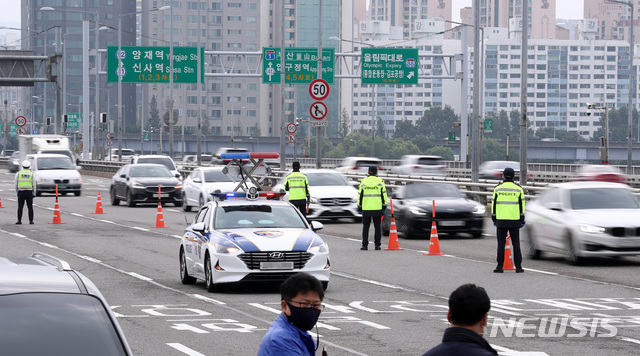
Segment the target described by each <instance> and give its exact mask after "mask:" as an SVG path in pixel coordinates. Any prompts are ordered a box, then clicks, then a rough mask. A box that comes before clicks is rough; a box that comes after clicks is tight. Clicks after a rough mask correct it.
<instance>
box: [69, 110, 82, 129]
mask: <svg viewBox="0 0 640 356" xmlns="http://www.w3.org/2000/svg"><path fill="white" fill-rule="evenodd" d="M67 115H69V118H68V120H69V121H67V130H79V129H80V123H81V122H82V114H79V113H67Z"/></svg>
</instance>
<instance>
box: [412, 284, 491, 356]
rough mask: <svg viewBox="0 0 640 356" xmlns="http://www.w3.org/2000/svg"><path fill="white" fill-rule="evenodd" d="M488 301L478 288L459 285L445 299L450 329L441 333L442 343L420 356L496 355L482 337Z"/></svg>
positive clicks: (488, 305) (487, 297)
mask: <svg viewBox="0 0 640 356" xmlns="http://www.w3.org/2000/svg"><path fill="white" fill-rule="evenodd" d="M490 308H491V300H490V299H489V296H488V295H487V292H486V291H485V290H484V288H482V287H478V286H476V285H475V284H471V283H468V284H463V285H461V286H460V287H458V288H457V289H456V290H454V291H453V292H452V293H451V295H450V296H449V311H448V312H447V320H449V323H450V324H451V327H449V328H447V329H446V330H445V331H444V336H443V337H442V343H441V344H440V345H438V346H436V347H434V348H432V349H431V350H429V351H427V352H426V353H424V354H423V355H422V356H463V355H464V356H485V355H486V356H491V355H497V354H498V352H497V351H496V350H494V349H493V348H492V347H491V345H489V343H488V342H487V340H485V339H484V338H482V333H483V332H484V327H485V326H487V319H488V317H489V309H490Z"/></svg>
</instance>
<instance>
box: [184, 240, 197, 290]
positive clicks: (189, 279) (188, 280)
mask: <svg viewBox="0 0 640 356" xmlns="http://www.w3.org/2000/svg"><path fill="white" fill-rule="evenodd" d="M180 281H181V282H182V284H194V283H196V279H195V278H194V277H191V276H190V275H189V271H187V258H186V257H185V256H184V249H182V247H181V248H180Z"/></svg>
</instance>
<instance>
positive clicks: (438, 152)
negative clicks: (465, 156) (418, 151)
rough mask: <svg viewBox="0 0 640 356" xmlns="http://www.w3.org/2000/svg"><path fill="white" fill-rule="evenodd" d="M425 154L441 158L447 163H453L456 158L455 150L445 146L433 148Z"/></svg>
mask: <svg viewBox="0 0 640 356" xmlns="http://www.w3.org/2000/svg"><path fill="white" fill-rule="evenodd" d="M425 154H427V155H431V156H440V157H442V158H443V159H445V160H447V161H453V159H454V158H455V157H454V154H453V150H452V149H451V148H449V147H443V146H437V147H432V148H430V149H428V150H427V151H426V152H425Z"/></svg>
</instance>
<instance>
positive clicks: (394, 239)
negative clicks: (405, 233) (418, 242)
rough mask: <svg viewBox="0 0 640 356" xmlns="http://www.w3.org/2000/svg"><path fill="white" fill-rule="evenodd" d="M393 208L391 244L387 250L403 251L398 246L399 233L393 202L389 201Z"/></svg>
mask: <svg viewBox="0 0 640 356" xmlns="http://www.w3.org/2000/svg"><path fill="white" fill-rule="evenodd" d="M389 205H390V206H391V224H390V225H389V243H388V244H387V248H385V250H403V249H402V248H400V245H399V244H398V231H397V230H396V219H395V218H394V217H393V200H391V199H389Z"/></svg>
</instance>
